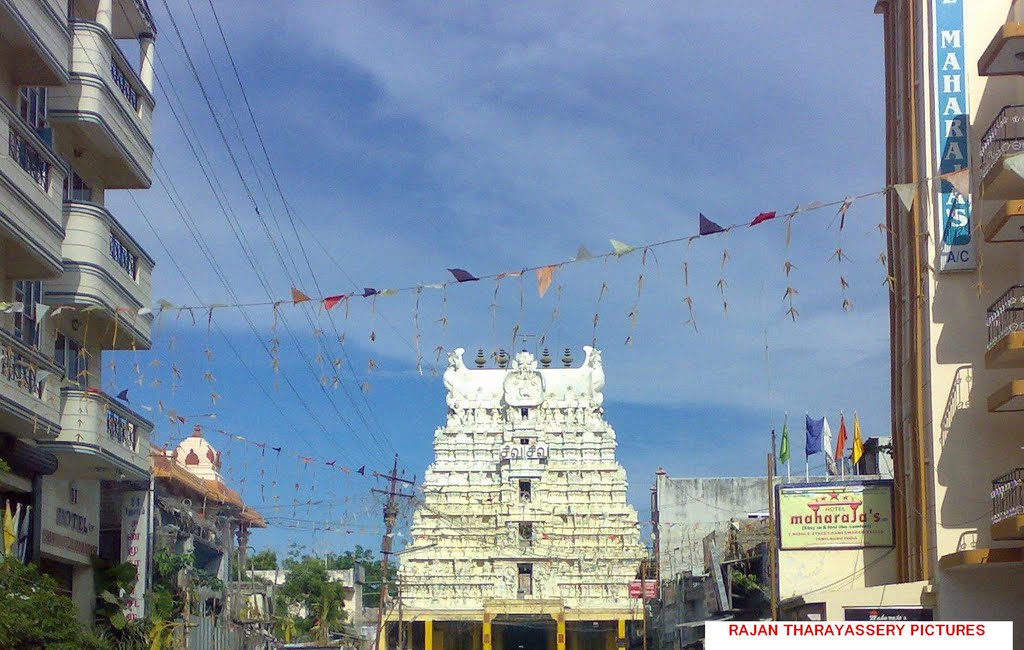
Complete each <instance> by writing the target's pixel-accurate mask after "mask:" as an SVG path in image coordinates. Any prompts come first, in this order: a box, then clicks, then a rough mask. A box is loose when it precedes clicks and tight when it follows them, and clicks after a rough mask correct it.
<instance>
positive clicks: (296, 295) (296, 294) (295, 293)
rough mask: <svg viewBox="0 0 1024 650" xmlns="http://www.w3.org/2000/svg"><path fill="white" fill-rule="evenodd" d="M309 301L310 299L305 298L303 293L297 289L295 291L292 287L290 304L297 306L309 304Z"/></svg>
mask: <svg viewBox="0 0 1024 650" xmlns="http://www.w3.org/2000/svg"><path fill="white" fill-rule="evenodd" d="M310 300H312V298H310V297H309V296H307V295H306V294H305V293H303V292H302V291H300V290H299V289H296V288H295V287H292V302H293V303H295V304H296V305H298V304H299V303H303V302H309V301H310Z"/></svg>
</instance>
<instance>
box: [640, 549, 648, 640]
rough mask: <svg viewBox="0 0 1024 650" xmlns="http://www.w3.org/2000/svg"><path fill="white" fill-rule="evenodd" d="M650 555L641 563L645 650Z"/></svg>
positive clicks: (641, 604) (641, 602) (641, 605)
mask: <svg viewBox="0 0 1024 650" xmlns="http://www.w3.org/2000/svg"><path fill="white" fill-rule="evenodd" d="M648 561H649V560H648V557H647V556H645V557H644V561H643V562H641V563H640V607H641V608H642V609H643V614H644V623H643V638H644V650H647V563H648Z"/></svg>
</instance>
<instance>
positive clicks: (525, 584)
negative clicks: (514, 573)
mask: <svg viewBox="0 0 1024 650" xmlns="http://www.w3.org/2000/svg"><path fill="white" fill-rule="evenodd" d="M517 567H518V568H519V596H520V597H523V596H532V595H533V565H532V564H519V565H517Z"/></svg>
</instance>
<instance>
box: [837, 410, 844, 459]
mask: <svg viewBox="0 0 1024 650" xmlns="http://www.w3.org/2000/svg"><path fill="white" fill-rule="evenodd" d="M846 437H847V436H846V418H845V417H843V416H842V415H841V414H840V416H839V439H838V440H836V456H835V457H836V458H838V459H842V458H843V457H844V456H846Z"/></svg>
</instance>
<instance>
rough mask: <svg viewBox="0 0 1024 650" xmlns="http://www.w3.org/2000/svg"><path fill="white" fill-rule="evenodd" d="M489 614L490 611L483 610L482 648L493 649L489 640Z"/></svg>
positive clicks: (485, 649) (484, 649)
mask: <svg viewBox="0 0 1024 650" xmlns="http://www.w3.org/2000/svg"><path fill="white" fill-rule="evenodd" d="M491 616H492V614H491V613H490V612H484V629H483V646H484V647H483V650H494V645H493V644H492V642H491Z"/></svg>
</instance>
